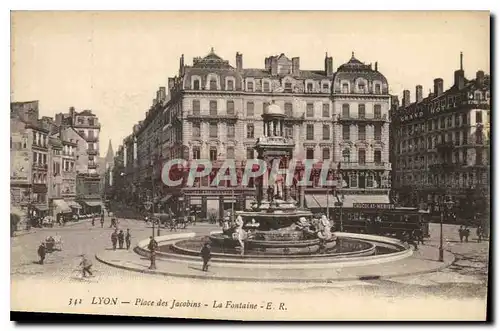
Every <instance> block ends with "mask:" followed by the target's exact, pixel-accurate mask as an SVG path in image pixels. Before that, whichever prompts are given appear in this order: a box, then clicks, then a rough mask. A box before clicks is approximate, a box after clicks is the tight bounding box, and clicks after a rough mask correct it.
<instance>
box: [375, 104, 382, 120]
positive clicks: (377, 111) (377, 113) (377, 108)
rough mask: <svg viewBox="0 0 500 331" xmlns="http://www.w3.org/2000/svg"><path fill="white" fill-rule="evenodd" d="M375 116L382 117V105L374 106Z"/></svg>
mask: <svg viewBox="0 0 500 331" xmlns="http://www.w3.org/2000/svg"><path fill="white" fill-rule="evenodd" d="M373 117H374V118H376V119H381V118H382V106H381V105H374V106H373Z"/></svg>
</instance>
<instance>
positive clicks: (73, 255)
mask: <svg viewBox="0 0 500 331" xmlns="http://www.w3.org/2000/svg"><path fill="white" fill-rule="evenodd" d="M109 224H110V221H109V218H106V222H105V226H104V228H103V229H101V227H100V224H99V223H97V222H96V226H94V227H92V226H91V224H90V221H88V222H83V223H80V224H76V225H73V226H71V227H64V228H53V229H41V230H38V231H37V232H36V233H32V234H27V235H23V236H19V237H15V238H13V239H12V241H11V247H12V248H11V277H12V281H24V280H40V279H51V280H52V281H53V282H61V281H63V282H91V283H99V284H108V283H109V284H112V283H118V282H126V281H133V280H139V281H144V280H145V279H147V280H148V282H151V284H153V283H158V284H159V286H165V285H166V284H172V285H176V286H189V287H190V288H196V287H198V286H200V288H202V287H203V286H206V281H205V280H193V279H182V278H175V279H173V278H168V277H164V276H161V275H145V274H142V273H136V272H130V271H126V270H122V269H118V268H113V267H110V266H107V265H104V264H101V263H99V262H97V261H94V266H93V270H94V277H92V278H89V279H83V278H82V277H81V274H80V271H79V269H78V265H79V263H80V261H81V257H80V255H81V254H87V255H88V256H89V257H91V258H92V259H93V258H94V256H95V254H96V253H97V252H99V251H102V250H104V249H110V246H111V241H110V235H111V232H112V230H111V229H110V228H109ZM119 228H120V229H124V230H125V229H127V228H130V230H131V233H132V236H133V239H132V247H133V246H134V245H135V243H136V242H137V241H139V240H142V239H145V238H147V237H148V236H150V235H151V228H150V227H147V226H146V225H145V223H144V222H143V221H138V220H121V222H120V224H119ZM214 229H216V228H215V226H214V225H208V224H198V225H196V226H195V227H191V228H188V229H187V230H180V231H187V232H192V231H195V232H197V233H199V234H205V233H208V232H209V231H211V230H214ZM161 232H162V234H165V233H170V231H168V230H164V229H162V230H161ZM471 233H475V229H472V231H471ZM55 234H59V235H60V236H61V237H62V239H63V245H64V246H63V250H62V251H56V252H54V253H51V254H48V255H47V258H46V263H45V264H44V265H40V264H38V256H37V248H38V245H39V244H40V242H41V241H42V240H44V239H45V238H46V237H47V236H49V235H55ZM443 237H444V242H445V249H447V250H449V251H451V252H453V253H454V254H456V258H457V260H456V261H455V262H454V263H453V264H452V265H451V266H450V267H448V268H446V269H444V270H442V271H440V272H434V273H431V274H424V275H418V276H406V277H400V278H393V279H390V280H387V279H385V280H363V281H352V282H347V283H345V282H344V283H339V284H336V283H332V284H325V285H324V286H323V285H312V284H311V285H306V284H282V285H281V284H259V287H260V288H269V289H270V290H278V291H284V292H287V291H295V290H298V289H300V290H309V291H325V289H327V288H328V289H331V290H333V291H338V293H339V294H346V293H353V292H357V293H364V294H373V295H377V296H382V297H395V296H400V297H401V296H402V297H404V296H410V297H414V296H419V295H426V296H427V295H433V296H438V297H450V298H478V299H483V298H485V295H486V282H487V264H488V242H482V243H477V242H474V240H471V239H475V235H473V236H472V238H470V240H469V243H460V242H459V240H458V232H457V227H455V226H448V225H445V226H444V227H443ZM438 239H439V225H436V224H431V238H430V239H429V240H428V242H426V245H432V246H436V247H437V246H438V242H439V241H438ZM436 258H437V257H436ZM231 283H233V282H226V281H213V284H212V285H211V286H217V287H220V288H221V289H222V288H223V287H226V286H228V287H231V286H233V284H231ZM346 285H347V286H346Z"/></svg>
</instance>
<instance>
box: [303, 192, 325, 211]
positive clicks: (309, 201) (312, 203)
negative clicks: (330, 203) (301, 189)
mask: <svg viewBox="0 0 500 331" xmlns="http://www.w3.org/2000/svg"><path fill="white" fill-rule="evenodd" d="M304 198H305V200H306V205H307V208H321V206H320V205H319V204H318V202H317V201H316V199H314V196H313V195H312V194H305V195H304Z"/></svg>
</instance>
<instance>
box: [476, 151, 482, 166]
mask: <svg viewBox="0 0 500 331" xmlns="http://www.w3.org/2000/svg"><path fill="white" fill-rule="evenodd" d="M476 164H477V165H482V164H483V150H482V149H481V148H476Z"/></svg>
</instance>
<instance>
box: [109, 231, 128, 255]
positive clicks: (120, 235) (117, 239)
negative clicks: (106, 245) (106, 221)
mask: <svg viewBox="0 0 500 331" xmlns="http://www.w3.org/2000/svg"><path fill="white" fill-rule="evenodd" d="M131 240H132V235H131V234H130V229H127V233H124V232H123V230H120V232H118V229H116V228H115V230H114V231H113V233H112V234H111V244H112V245H113V250H116V246H117V244H118V247H119V249H123V244H124V243H125V245H126V247H127V250H128V249H130V244H131Z"/></svg>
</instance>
